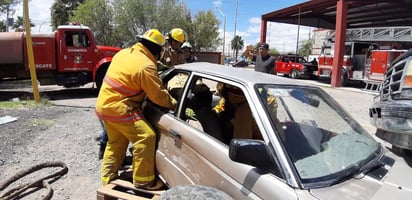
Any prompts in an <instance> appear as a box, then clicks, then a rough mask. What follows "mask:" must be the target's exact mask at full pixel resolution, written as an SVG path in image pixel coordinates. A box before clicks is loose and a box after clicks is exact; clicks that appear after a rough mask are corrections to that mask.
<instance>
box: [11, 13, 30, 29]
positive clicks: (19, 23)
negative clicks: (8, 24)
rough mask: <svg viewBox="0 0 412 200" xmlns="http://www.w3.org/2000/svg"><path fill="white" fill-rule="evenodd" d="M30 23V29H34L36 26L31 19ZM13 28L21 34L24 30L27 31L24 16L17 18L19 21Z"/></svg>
mask: <svg viewBox="0 0 412 200" xmlns="http://www.w3.org/2000/svg"><path fill="white" fill-rule="evenodd" d="M29 23H30V27H34V24H33V23H31V21H30V19H29ZM13 28H14V30H15V31H16V32H21V31H23V30H24V29H26V27H25V26H24V18H23V17H22V16H17V20H16V22H14V24H13Z"/></svg>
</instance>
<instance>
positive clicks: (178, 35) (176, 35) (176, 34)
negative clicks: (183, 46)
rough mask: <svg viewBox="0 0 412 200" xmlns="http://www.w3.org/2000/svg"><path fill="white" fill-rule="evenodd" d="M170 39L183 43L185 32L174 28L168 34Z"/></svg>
mask: <svg viewBox="0 0 412 200" xmlns="http://www.w3.org/2000/svg"><path fill="white" fill-rule="evenodd" d="M169 35H170V37H171V38H172V39H174V40H176V41H178V42H180V43H183V42H185V40H186V36H185V32H184V31H183V30H182V29H181V28H174V29H172V30H171V31H170V33H169Z"/></svg>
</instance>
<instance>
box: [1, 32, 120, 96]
mask: <svg viewBox="0 0 412 200" xmlns="http://www.w3.org/2000/svg"><path fill="white" fill-rule="evenodd" d="M32 46H33V54H34V62H35V67H36V72H37V77H38V80H39V82H40V85H61V86H64V87H79V86H82V85H85V84H87V83H91V82H96V85H97V88H100V85H101V83H102V80H103V77H104V75H105V74H106V71H107V68H108V67H109V64H110V62H111V60H112V57H113V55H114V54H116V53H117V52H118V51H119V50H120V48H117V47H109V46H99V45H97V44H96V41H95V40H94V38H93V34H92V32H91V30H90V29H89V28H88V27H87V26H83V25H79V24H71V25H63V26H59V27H58V28H57V31H55V32H54V33H48V34H44V33H36V34H32ZM21 79H30V73H29V63H28V57H27V48H26V35H25V33H23V32H2V33H0V81H2V80H21Z"/></svg>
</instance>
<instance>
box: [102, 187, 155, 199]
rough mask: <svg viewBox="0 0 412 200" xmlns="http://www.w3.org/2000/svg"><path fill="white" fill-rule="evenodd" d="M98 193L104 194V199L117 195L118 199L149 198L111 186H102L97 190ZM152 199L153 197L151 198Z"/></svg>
mask: <svg viewBox="0 0 412 200" xmlns="http://www.w3.org/2000/svg"><path fill="white" fill-rule="evenodd" d="M97 193H98V195H100V196H103V197H104V198H103V199H104V200H106V199H109V198H106V197H115V198H116V199H127V200H147V199H149V198H145V197H139V196H136V195H133V194H129V193H126V192H121V191H117V190H112V189H109V188H105V187H102V188H100V189H99V190H98V191H97ZM150 199H151V198H150Z"/></svg>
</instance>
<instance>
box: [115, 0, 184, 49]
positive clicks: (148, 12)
mask: <svg viewBox="0 0 412 200" xmlns="http://www.w3.org/2000/svg"><path fill="white" fill-rule="evenodd" d="M113 5H114V21H115V24H116V33H117V34H119V35H121V36H122V38H124V39H125V41H133V40H134V38H135V36H136V35H138V34H143V33H144V32H145V31H147V30H149V29H151V28H157V29H159V31H160V32H162V33H167V32H169V31H170V30H171V29H172V28H175V27H181V28H183V29H184V24H185V22H186V16H187V13H188V11H187V10H186V5H185V4H183V3H181V2H180V1H177V0H157V1H155V0H152V1H145V0H117V1H114V2H113ZM142 8H144V9H142Z"/></svg>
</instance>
